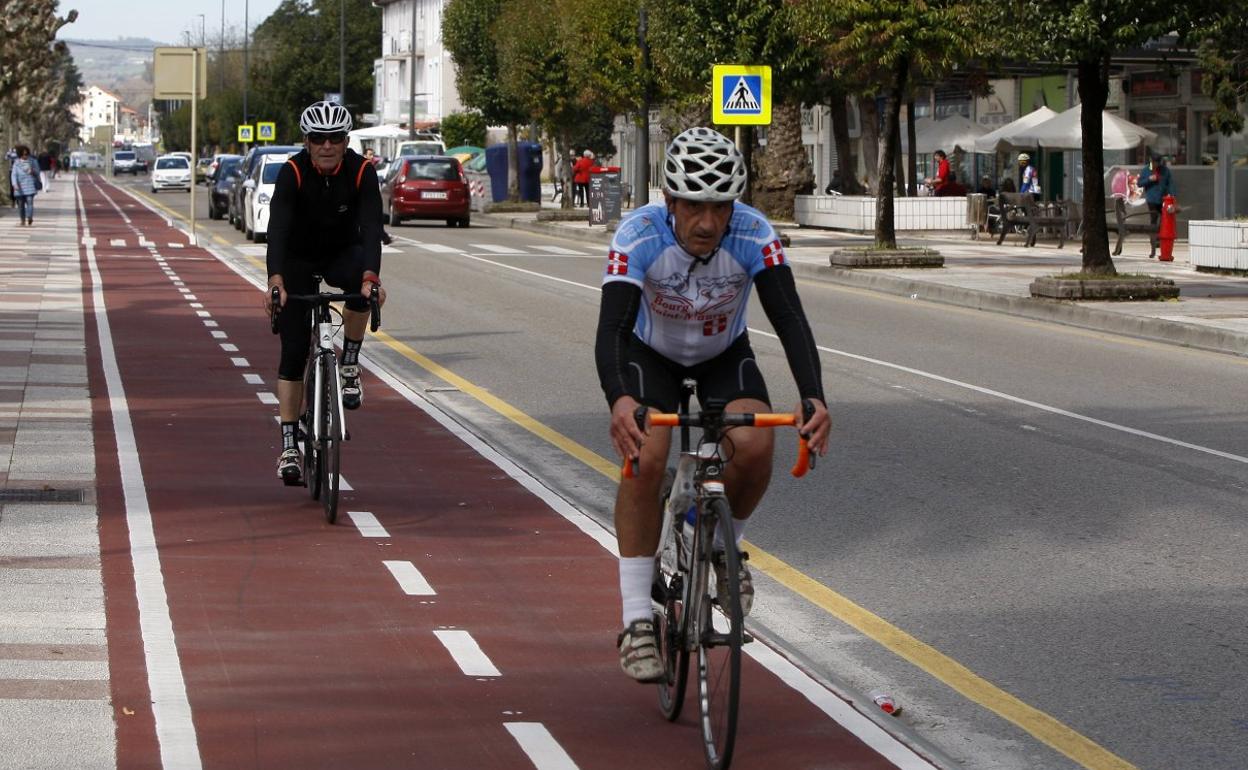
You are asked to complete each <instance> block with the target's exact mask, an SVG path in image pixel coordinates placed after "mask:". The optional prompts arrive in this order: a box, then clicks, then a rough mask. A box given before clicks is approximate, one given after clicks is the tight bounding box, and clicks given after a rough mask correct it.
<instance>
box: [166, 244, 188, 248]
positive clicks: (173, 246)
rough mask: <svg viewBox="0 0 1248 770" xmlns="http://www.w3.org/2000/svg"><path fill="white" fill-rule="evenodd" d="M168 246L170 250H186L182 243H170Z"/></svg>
mask: <svg viewBox="0 0 1248 770" xmlns="http://www.w3.org/2000/svg"><path fill="white" fill-rule="evenodd" d="M166 245H167V246H169V248H171V249H182V248H186V245H185V244H182V243H169V244H166Z"/></svg>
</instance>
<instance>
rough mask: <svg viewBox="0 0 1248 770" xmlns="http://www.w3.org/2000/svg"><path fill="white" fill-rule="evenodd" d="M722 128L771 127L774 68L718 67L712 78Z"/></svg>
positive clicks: (715, 113) (727, 65) (718, 65)
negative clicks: (735, 126)
mask: <svg viewBox="0 0 1248 770" xmlns="http://www.w3.org/2000/svg"><path fill="white" fill-rule="evenodd" d="M711 86H712V89H713V90H714V92H715V93H714V100H713V102H712V104H711V106H712V107H713V111H714V121H715V123H718V124H721V125H723V124H727V125H749V126H766V125H770V123H771V67H768V66H766V65H760V66H750V65H745V64H716V65H715V67H714V68H713V70H712V74H711Z"/></svg>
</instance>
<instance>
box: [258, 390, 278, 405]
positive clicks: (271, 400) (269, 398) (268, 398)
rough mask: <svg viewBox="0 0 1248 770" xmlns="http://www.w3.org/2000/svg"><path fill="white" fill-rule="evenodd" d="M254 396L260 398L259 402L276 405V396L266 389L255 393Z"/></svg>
mask: <svg viewBox="0 0 1248 770" xmlns="http://www.w3.org/2000/svg"><path fill="white" fill-rule="evenodd" d="M256 398H258V399H260V403H262V404H274V405H276V404H277V403H278V401H277V396H276V395H274V394H273V393H270V392H269V391H267V390H265V391H261V392H259V393H257V394H256Z"/></svg>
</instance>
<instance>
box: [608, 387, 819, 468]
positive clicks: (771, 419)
mask: <svg viewBox="0 0 1248 770" xmlns="http://www.w3.org/2000/svg"><path fill="white" fill-rule="evenodd" d="M814 415H815V405H814V404H812V403H811V402H810V400H809V399H804V400H803V401H802V421H803V422H809V421H810V418H811V417H813V416H814ZM635 417H636V420H637V425H638V427H640V428H641V429H642V430H643V431H644V430H645V423H646V421H647V420H649V422H650V424H651V425H656V426H668V427H673V428H675V427H688V428H701V427H703V426H704V425H705V424H706V423H707V422H709V421H707V420H704V418H703V415H702V414H699V413H695V414H670V413H664V412H655V413H648V412H647V411H646V408H645V407H638V408H637V414H636V415H635ZM713 419H714V421H716V422H718V424H720V425H724V426H728V427H738V426H749V427H755V428H779V427H783V426H785V425H792V426H794V427H796V426H797V418H796V417H795V416H794V415H792V414H778V413H772V412H759V413H751V412H723V413H720V414H718V415H715V416H714V418H713ZM808 438H809V436H806V435H802V434H798V437H797V463H795V464H794V465H793V468H792V469H791V470H790V471H789V472H790V473H791V474H793V477H794V478H798V479H800V478H801V477H803V476H805V475H806V472H807V471H809V470H811V469H813V468H814V467H815V457H816V456H815V455H814V454H813V453H811V451H810V446H809V445H808V444H807V443H806V440H807V439H808ZM620 475H621V476H623V477H624V478H626V479H631V478H633V477H634V476H636V475H637V460H636V458H628V459H627V460H625V461H624V467H623V468H621V469H620Z"/></svg>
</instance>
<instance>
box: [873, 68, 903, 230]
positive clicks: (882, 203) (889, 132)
mask: <svg viewBox="0 0 1248 770" xmlns="http://www.w3.org/2000/svg"><path fill="white" fill-rule="evenodd" d="M909 72H910V59H909V57H905V56H903V57H902V58H901V60H900V61H898V62H897V65H896V67H895V68H894V70H893V85H892V87H891V88H890V93H889V99H888V106H887V107H885V108H884V152H882V153H880V184H879V189H878V190H877V192H876V194H875V247H876V248H877V249H895V248H897V230H896V229H895V228H894V227H893V185H894V182H895V177H894V176H893V165H894V163H895V162H896V157H897V151H898V150H897V137H898V136H899V135H900V133H901V130H900V124H901V97H902V94H904V93H905V91H906V75H907V74H909Z"/></svg>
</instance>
